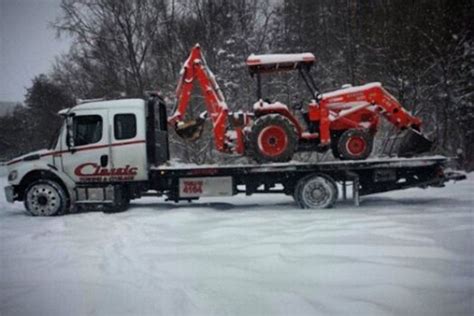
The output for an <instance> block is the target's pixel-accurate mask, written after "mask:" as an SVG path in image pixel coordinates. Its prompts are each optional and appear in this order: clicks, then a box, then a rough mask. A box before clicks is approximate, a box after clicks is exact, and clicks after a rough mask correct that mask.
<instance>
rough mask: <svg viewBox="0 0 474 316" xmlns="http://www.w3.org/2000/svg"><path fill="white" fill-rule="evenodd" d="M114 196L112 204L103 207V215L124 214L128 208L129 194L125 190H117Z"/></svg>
mask: <svg viewBox="0 0 474 316" xmlns="http://www.w3.org/2000/svg"><path fill="white" fill-rule="evenodd" d="M116 194H117V195H118V196H116V197H115V201H114V203H112V205H107V206H105V207H104V209H103V212H104V213H109V214H112V213H120V212H125V211H126V210H127V209H128V207H129V206H130V194H129V192H128V190H127V189H126V188H120V189H117V190H116Z"/></svg>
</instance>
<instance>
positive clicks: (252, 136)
mask: <svg viewBox="0 0 474 316" xmlns="http://www.w3.org/2000/svg"><path fill="white" fill-rule="evenodd" d="M297 146H298V136H297V131H296V128H295V126H294V125H293V123H291V121H290V120H289V119H288V118H286V117H285V116H283V115H280V114H266V115H264V116H261V117H260V118H258V119H257V120H256V121H255V122H254V124H253V125H252V128H251V130H250V132H249V134H248V137H247V155H248V156H250V157H252V158H253V159H254V160H255V161H256V162H258V163H264V162H287V161H290V160H291V159H292V158H293V154H294V153H295V151H296V148H297Z"/></svg>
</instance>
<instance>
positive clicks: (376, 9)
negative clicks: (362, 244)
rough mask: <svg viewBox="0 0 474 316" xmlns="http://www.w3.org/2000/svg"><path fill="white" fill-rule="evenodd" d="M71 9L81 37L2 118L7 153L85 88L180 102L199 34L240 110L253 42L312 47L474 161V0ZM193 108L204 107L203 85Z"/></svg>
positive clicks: (69, 16)
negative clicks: (154, 94)
mask: <svg viewBox="0 0 474 316" xmlns="http://www.w3.org/2000/svg"><path fill="white" fill-rule="evenodd" d="M61 9H62V10H61V12H62V13H61V15H60V16H58V17H57V19H56V20H55V21H53V22H52V25H53V27H54V28H55V30H56V31H57V32H58V35H59V36H69V37H71V38H72V39H73V44H72V46H71V48H70V51H69V52H68V53H67V54H65V55H62V56H60V57H58V59H57V61H56V63H55V64H54V66H53V67H52V70H51V72H50V73H49V74H48V75H47V76H40V77H37V78H35V79H34V80H33V85H32V87H31V88H30V89H29V90H28V94H27V96H26V100H25V104H26V105H27V107H26V108H24V109H20V110H18V111H17V112H15V114H14V115H13V116H10V117H8V118H3V119H2V120H1V121H0V129H1V130H0V135H1V137H2V138H5V141H6V142H8V143H9V144H11V143H13V144H16V145H17V146H13V147H12V148H9V150H7V151H5V152H4V153H2V154H3V156H4V158H5V157H6V156H10V155H13V154H17V153H18V151H19V150H20V149H24V150H27V149H31V148H34V147H40V146H44V145H45V144H46V143H45V139H47V138H48V137H49V136H50V134H51V133H53V131H54V128H55V127H56V126H57V125H58V124H59V122H58V121H57V119H55V118H53V115H52V113H54V112H55V111H56V110H57V109H59V108H62V107H68V106H71V104H73V101H72V100H75V99H77V98H81V99H84V98H97V97H104V96H110V95H114V94H117V93H125V94H126V95H128V96H141V95H143V92H144V91H146V90H155V91H156V90H158V91H160V92H161V93H162V94H163V95H164V96H165V97H167V100H168V103H169V104H170V111H171V108H172V106H173V104H174V102H175V98H174V90H175V88H176V81H177V78H178V75H179V71H180V68H181V66H182V64H183V62H184V60H185V59H186V58H187V55H188V53H189V50H190V49H191V47H192V46H193V45H194V44H195V43H200V44H201V47H202V48H203V50H204V53H205V55H206V60H207V63H208V65H209V67H210V68H211V69H212V70H213V71H214V73H215V75H216V78H217V81H218V83H219V84H220V86H221V88H222V90H223V92H224V94H225V95H226V98H227V100H228V104H229V105H230V107H231V110H234V111H235V110H240V109H242V110H249V109H251V106H252V104H253V103H254V102H255V101H256V96H255V82H254V81H253V79H252V78H250V76H249V74H248V72H247V69H246V67H245V64H244V61H245V59H246V58H247V57H248V56H249V55H250V54H251V53H279V52H284V53H289V52H306V51H307V52H312V53H314V54H315V55H316V57H317V63H316V66H315V69H314V70H313V75H314V76H315V78H316V81H317V84H318V86H319V88H320V89H321V90H322V91H329V90H333V89H337V88H339V87H340V86H341V85H342V84H345V83H350V84H353V85H358V84H363V83H366V82H371V81H380V82H382V83H383V84H384V86H385V87H387V89H388V90H389V91H391V92H392V93H393V94H394V95H395V96H396V97H397V98H398V99H399V100H400V101H401V103H402V104H403V105H404V106H405V107H406V108H407V109H409V110H410V111H412V112H413V113H414V114H416V115H418V116H420V117H421V118H422V119H423V121H424V131H425V132H426V133H428V134H429V135H431V137H432V138H434V139H436V146H435V148H434V152H433V153H440V154H445V155H454V154H456V151H457V150H458V149H461V150H463V153H464V154H463V155H464V156H465V163H466V167H469V168H473V167H474V146H472V145H471V144H473V143H474V105H473V103H474V67H473V65H474V42H473V34H472V25H471V24H472V21H473V20H474V5H473V1H472V0H458V1H448V0H435V1H429V0H426V1H423V0H419V1H410V2H407V1H400V0H364V1H358V0H318V1H311V0H304V1H303V0H301V1H284V0H283V1H270V0H263V1H251V0H235V1H224V0H188V1H187V0H131V1H114V0H95V1H91V0H63V1H62V3H61ZM268 81H271V82H270V83H271V85H266V87H267V89H266V90H265V91H264V93H265V95H266V96H268V98H270V99H273V100H280V101H282V102H284V103H287V104H291V103H293V102H301V101H307V100H308V94H307V93H306V91H304V90H303V87H302V86H301V85H299V84H298V82H297V81H296V80H295V77H293V76H286V75H283V76H275V77H274V78H272V79H268ZM268 86H270V87H268ZM45 87H47V88H48V89H51V91H53V92H54V93H51V94H49V92H48V91H43V90H42V89H43V88H44V89H46V88H45ZM35 91H40V92H38V93H33V92H35ZM41 91H43V92H41ZM43 94H45V96H42V95H43ZM40 96H41V97H40ZM192 107H193V110H194V111H195V112H194V113H198V112H200V111H202V110H204V107H203V104H202V98H201V97H200V95H199V93H196V94H195V96H194V97H193V100H192ZM191 114H193V113H191ZM394 133H395V130H394V129H393V128H392V127H391V126H385V127H384V128H383V130H382V131H380V132H379V134H378V137H377V139H378V142H377V148H378V151H379V152H380V151H382V150H383V149H384V147H386V146H387V144H388V143H389V142H388V140H389V136H390V135H394ZM12 139H13V140H14V141H12ZM20 145H21V146H20ZM172 145H173V155H174V156H178V157H181V158H182V159H183V160H185V161H194V162H199V163H200V162H215V161H219V160H222V159H226V158H225V157H223V156H222V155H218V154H216V152H215V151H214V150H213V144H212V138H211V135H210V133H207V134H205V135H204V137H203V139H202V140H200V141H198V142H197V143H193V144H187V143H186V144H185V143H183V142H182V141H180V140H179V139H177V138H176V137H173V138H172ZM301 158H302V159H308V158H310V159H323V158H324V157H319V158H317V157H315V156H314V155H313V156H312V157H309V155H303V156H302V157H301ZM227 159H228V158H227Z"/></svg>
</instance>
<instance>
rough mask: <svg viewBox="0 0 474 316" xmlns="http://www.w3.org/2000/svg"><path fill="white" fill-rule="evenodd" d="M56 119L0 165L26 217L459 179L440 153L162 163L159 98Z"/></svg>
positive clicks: (93, 106) (329, 202)
mask: <svg viewBox="0 0 474 316" xmlns="http://www.w3.org/2000/svg"><path fill="white" fill-rule="evenodd" d="M59 114H60V115H61V116H62V117H63V118H64V123H63V125H62V128H61V130H60V131H59V134H58V136H57V138H56V141H55V142H54V144H53V145H52V147H51V148H50V149H47V150H40V151H37V152H33V153H29V154H26V155H24V156H21V157H18V158H15V159H13V160H11V161H9V162H8V163H7V168H8V181H9V185H8V186H7V187H5V195H6V199H7V201H8V202H11V203H13V202H15V201H23V202H24V205H25V208H26V210H27V211H28V212H29V213H30V214H31V215H34V216H51V215H61V214H66V213H70V212H75V211H77V210H79V209H82V208H88V207H94V208H100V209H102V210H103V211H105V212H118V211H123V210H125V209H127V207H128V205H129V203H130V200H133V199H138V198H140V197H142V196H145V195H154V196H157V197H162V196H163V197H165V198H166V199H167V200H170V201H174V202H179V201H191V200H195V199H199V198H200V197H207V196H218V197H222V198H225V197H226V196H232V195H236V194H246V195H252V194H257V193H279V194H286V195H290V196H292V197H293V198H294V200H295V202H296V205H298V206H299V207H301V208H307V209H318V208H328V207H332V206H333V205H334V204H335V202H336V201H337V200H338V195H339V191H342V193H343V194H344V193H345V192H346V191H345V190H344V188H345V185H343V186H342V187H341V186H338V183H340V184H351V185H353V199H354V202H355V203H356V204H357V203H358V201H359V197H360V196H363V195H367V194H373V193H379V192H385V191H390V190H399V189H406V188H411V187H423V188H424V187H428V186H443V184H444V183H445V182H446V181H449V180H461V179H463V178H464V176H463V175H462V174H458V173H453V172H446V171H445V165H446V163H447V162H448V158H446V157H443V156H433V157H421V158H372V159H368V160H339V161H328V162H320V163H303V162H295V161H290V162H285V163H264V164H250V165H201V166H193V165H186V166H182V165H179V164H178V165H176V164H173V163H172V162H170V154H169V143H168V117H167V111H166V105H165V103H164V101H163V99H162V98H161V97H160V96H159V95H157V94H151V95H149V96H147V97H145V98H142V99H119V100H102V101H92V102H86V103H82V104H78V105H77V106H75V107H72V108H69V109H65V110H62V111H61V112H60V113H59Z"/></svg>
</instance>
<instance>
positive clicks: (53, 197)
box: [6, 98, 168, 215]
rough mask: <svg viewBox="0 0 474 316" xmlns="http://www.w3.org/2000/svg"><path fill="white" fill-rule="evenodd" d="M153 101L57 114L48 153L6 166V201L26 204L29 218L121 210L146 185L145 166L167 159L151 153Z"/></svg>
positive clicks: (116, 102) (80, 108)
mask: <svg viewBox="0 0 474 316" xmlns="http://www.w3.org/2000/svg"><path fill="white" fill-rule="evenodd" d="M156 100H157V99H156V98H150V99H149V100H144V99H120V100H106V101H93V102H87V103H83V104H79V105H77V106H75V107H72V108H69V109H64V110H62V111H60V112H59V114H60V115H61V116H62V117H63V118H64V123H63V126H62V127H61V129H60V132H59V134H58V137H57V139H56V140H55V141H54V142H53V145H52V146H51V148H50V149H47V150H40V151H37V152H33V153H29V154H26V155H24V156H21V157H18V158H16V159H13V160H11V161H9V162H8V163H7V167H8V172H9V176H8V180H9V183H10V186H9V187H7V188H6V196H7V199H8V200H9V201H10V202H13V201H25V206H26V209H27V210H28V211H29V212H30V213H32V214H33V215H54V214H61V213H65V212H67V211H68V210H69V209H70V207H71V205H80V204H81V203H82V204H101V205H104V204H110V205H111V206H113V207H114V208H117V206H120V205H121V204H124V206H125V205H126V204H127V203H128V201H129V200H130V198H133V197H134V195H136V194H138V192H139V191H141V187H143V186H144V185H145V184H146V183H147V180H148V177H149V173H148V171H149V165H150V164H155V163H157V157H160V155H161V156H164V157H162V158H163V159H164V160H167V158H168V157H167V148H156V147H155V142H156V141H155V140H156V138H157V137H160V134H159V133H156V131H155V129H156V128H157V126H158V125H159V122H160V120H157V119H156V118H155V107H156V106H157V104H160V103H159V102H157V101H156ZM163 106H164V104H163ZM162 111H163V110H162ZM164 115H165V116H166V112H164ZM165 120H166V118H165ZM164 125H165V126H162V129H164V131H166V124H164ZM162 136H163V135H162ZM147 140H148V142H147ZM160 144H163V141H161V142H160ZM161 147H163V146H161ZM160 151H161V152H160ZM157 152H158V153H157ZM163 152H164V153H165V155H163ZM117 204H119V205H117ZM119 208H120V207H119Z"/></svg>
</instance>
